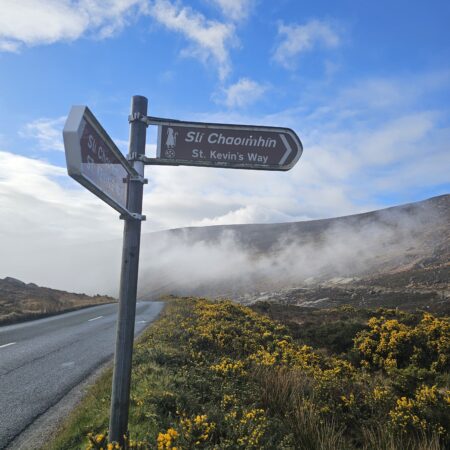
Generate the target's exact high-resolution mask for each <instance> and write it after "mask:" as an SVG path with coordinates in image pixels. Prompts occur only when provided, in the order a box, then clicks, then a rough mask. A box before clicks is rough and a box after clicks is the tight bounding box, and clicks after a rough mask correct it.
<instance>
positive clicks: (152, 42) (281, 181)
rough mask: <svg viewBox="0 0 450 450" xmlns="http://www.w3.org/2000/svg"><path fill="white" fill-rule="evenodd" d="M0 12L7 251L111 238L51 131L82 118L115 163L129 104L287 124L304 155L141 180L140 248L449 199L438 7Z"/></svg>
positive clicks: (162, 6)
mask: <svg viewBox="0 0 450 450" xmlns="http://www.w3.org/2000/svg"><path fill="white" fill-rule="evenodd" d="M0 10H1V11H2V13H1V15H0V86H1V95H0V159H1V162H0V215H1V221H0V223H1V225H0V239H2V241H3V242H2V246H3V248H6V249H8V248H10V249H11V252H13V243H14V242H17V241H18V240H20V242H23V243H24V245H25V244H27V245H29V246H31V247H32V248H35V247H33V246H35V245H36V243H40V245H43V246H44V245H49V244H48V243H49V242H54V241H53V239H54V236H55V235H59V234H61V233H64V241H65V242H72V243H84V242H90V241H95V240H96V239H100V240H101V239H113V238H116V237H118V236H120V233H121V222H120V221H119V220H117V214H116V213H115V212H114V211H113V210H111V209H110V208H109V207H108V206H107V205H104V204H102V203H101V201H100V200H99V199H97V198H95V197H94V196H93V195H92V194H90V193H89V192H87V191H85V190H84V189H83V188H82V187H81V186H78V185H77V184H76V183H75V182H74V181H72V180H71V179H69V178H68V177H67V175H66V172H65V168H64V165H65V159H64V153H63V148H62V137H61V130H62V127H63V123H64V120H65V116H66V115H67V113H68V111H69V109H70V107H71V105H73V104H86V105H88V106H89V107H90V108H91V110H92V111H93V112H94V114H95V115H96V116H97V117H98V119H99V120H100V122H101V123H102V124H103V125H104V127H105V129H106V130H107V131H108V132H109V134H110V135H111V136H112V137H113V139H115V140H116V141H117V142H118V144H119V146H120V148H121V149H122V150H124V151H126V146H127V144H126V142H127V138H128V123H127V115H128V112H129V103H130V97H131V95H133V94H140V95H145V96H146V97H148V98H149V104H150V108H149V113H150V114H151V115H156V116H158V115H159V116H162V117H172V118H176V119H186V120H204V121H211V122H214V121H217V122H231V123H249V124H267V125H274V126H287V127H291V128H293V129H294V130H295V131H296V132H297V134H298V135H299V136H300V138H301V139H302V141H303V144H304V153H303V156H302V158H301V159H300V161H299V163H298V164H297V166H296V167H295V168H294V169H292V170H291V171H290V172H288V173H271V172H249V171H237V170H235V171H231V170H228V171H227V170H217V169H204V168H188V167H180V168H175V167H151V168H150V167H147V169H146V176H147V177H148V178H149V185H148V186H146V190H145V199H144V210H145V213H146V214H147V216H148V218H149V220H148V221H147V222H146V223H145V224H144V232H148V231H153V230H160V229H166V228H174V227H183V226H196V225H215V224H227V223H251V222H283V221H295V220H305V219H316V218H324V217H332V216H337V215H344V214H351V213H356V212H361V211H367V210H370V209H376V208H381V207H385V206H391V205H395V204H399V203H406V202H411V201H418V200H421V199H424V198H428V197H431V196H433V195H439V194H444V193H448V192H449V186H450V175H449V173H450V170H449V167H450V151H449V150H450V149H449V146H450V111H449V109H450V107H449V105H450V63H449V61H450V45H449V44H450V27H449V26H448V24H449V23H450V3H449V2H448V1H444V0H442V1H440V0H431V1H428V2H422V1H400V0H396V1H377V2H373V1H365V0H359V1H357V0H354V1H339V2H336V1H322V0H316V1H314V2H300V1H294V0H279V1H276V2H272V1H267V0H197V1H187V0H178V1H175V0H139V1H137V0H105V1H100V0H78V1H74V0H59V1H55V0H21V1H17V0H0ZM149 130H150V132H149V134H148V144H149V145H148V154H149V155H152V154H153V153H154V143H155V130H154V129H149ZM92 229H96V230H101V231H99V233H98V235H95V236H93V233H92ZM58 233H59V234H58ZM8 245H9V247H8ZM52 245H53V244H52ZM5 254H8V252H7V251H6V253H5ZM7 270H8V268H7V267H6V266H4V267H3V268H2V267H0V272H1V273H4V272H7ZM1 273H0V275H1Z"/></svg>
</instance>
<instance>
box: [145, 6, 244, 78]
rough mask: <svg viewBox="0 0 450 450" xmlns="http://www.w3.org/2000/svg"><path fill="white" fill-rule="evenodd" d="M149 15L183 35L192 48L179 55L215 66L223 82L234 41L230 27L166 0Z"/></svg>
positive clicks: (152, 7) (232, 28) (229, 67)
mask: <svg viewBox="0 0 450 450" xmlns="http://www.w3.org/2000/svg"><path fill="white" fill-rule="evenodd" d="M148 12H149V14H150V15H151V16H152V17H153V18H154V19H155V20H157V21H158V22H159V23H161V24H162V25H164V26H165V27H166V28H168V29H169V30H172V31H176V32H178V33H181V34H182V35H184V36H185V37H186V38H187V39H188V40H189V41H190V42H191V43H192V46H191V47H189V48H187V49H185V50H184V51H183V52H182V54H183V55H189V56H194V57H196V58H199V59H200V60H201V61H203V62H204V63H205V64H208V65H212V66H213V67H214V66H216V67H217V70H218V72H219V76H220V78H221V79H222V80H223V79H224V78H225V77H226V76H227V75H228V73H229V72H230V70H231V63H230V55H229V47H231V46H234V45H236V43H237V38H236V35H235V28H234V26H233V25H232V24H226V23H221V22H218V21H214V20H208V19H207V18H206V17H205V16H203V15H202V14H200V13H198V12H196V11H194V10H193V9H192V8H190V7H183V6H181V5H178V4H173V3H172V2H170V1H169V0H155V2H154V3H153V4H152V6H151V7H150V8H149V10H148Z"/></svg>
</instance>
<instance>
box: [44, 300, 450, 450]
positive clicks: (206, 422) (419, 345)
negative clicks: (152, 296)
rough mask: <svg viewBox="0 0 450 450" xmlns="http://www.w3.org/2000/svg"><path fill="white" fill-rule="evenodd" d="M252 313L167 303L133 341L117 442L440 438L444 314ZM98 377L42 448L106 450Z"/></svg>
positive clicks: (265, 444) (446, 363)
mask: <svg viewBox="0 0 450 450" xmlns="http://www.w3.org/2000/svg"><path fill="white" fill-rule="evenodd" d="M255 309H256V310H257V311H258V312H256V311H254V310H252V309H250V308H246V307H243V306H240V305H237V304H234V303H231V302H227V301H223V302H217V303H215V302H210V301H207V300H197V299H172V300H171V301H169V302H168V305H167V308H166V310H165V312H164V314H163V315H162V317H161V319H160V320H159V321H158V322H157V323H156V324H155V325H154V326H152V327H150V328H149V329H148V330H147V331H146V332H145V334H144V335H143V336H142V337H141V339H140V341H139V343H138V344H137V345H136V348H135V354H134V364H133V380H132V395H131V411H130V439H131V440H129V441H128V442H127V447H128V448H134V449H136V448H141V449H158V450H159V449H161V450H163V449H173V450H174V449H178V450H179V449H191V448H199V449H200V448H203V449H255V450H256V449H329V450H331V449H333V450H334V449H337V450H338V449H346V450H347V449H356V448H363V449H386V450H387V449H390V450H396V449H398V450H400V449H401V450H403V449H411V450H412V449H440V448H442V449H443V448H446V446H447V445H449V443H450V441H449V430H450V414H449V408H450V406H449V404H450V391H449V390H448V382H449V371H450V359H449V356H450V322H449V319H448V318H446V317H436V316H433V315H430V314H428V313H421V312H417V313H404V312H399V311H395V310H378V311H369V310H363V309H360V310H355V309H353V308H351V307H343V308H338V309H333V310H322V311H312V310H311V309H309V310H308V311H306V310H303V309H292V308H288V309H285V307H284V306H283V307H280V306H278V305H270V304H259V305H256V306H255ZM261 313H262V314H261ZM268 315H270V316H271V317H273V318H276V320H274V319H272V318H270V317H268ZM293 318H294V319H295V320H292V319H293ZM286 319H288V320H287V322H288V323H287V325H286V326H285V325H283V324H282V323H281V322H286ZM300 323H302V324H303V325H304V326H303V328H302V327H300V326H299V324H300ZM327 330H329V332H327ZM110 382H111V380H110V373H108V374H106V375H105V376H104V377H103V378H102V380H101V381H100V382H99V383H98V384H97V385H96V386H95V387H94V388H93V389H92V390H91V391H90V393H89V394H88V396H87V398H86V399H85V401H84V402H83V403H82V404H81V405H80V407H79V408H78V409H77V410H76V411H75V412H74V413H73V414H72V416H71V417H70V418H69V421H68V422H67V423H66V425H65V426H64V427H63V429H62V430H61V431H60V433H58V438H57V440H56V441H55V442H54V443H53V446H52V447H51V448H53V449H58V450H63V449H76V448H85V447H86V446H87V448H96V449H100V448H111V449H113V448H118V447H116V446H112V445H110V446H109V447H107V444H106V436H105V432H106V430H107V427H108V408H109V401H110V398H109V392H110ZM89 432H90V433H92V435H91V437H90V440H88V438H87V437H86V436H87V434H88V433H89Z"/></svg>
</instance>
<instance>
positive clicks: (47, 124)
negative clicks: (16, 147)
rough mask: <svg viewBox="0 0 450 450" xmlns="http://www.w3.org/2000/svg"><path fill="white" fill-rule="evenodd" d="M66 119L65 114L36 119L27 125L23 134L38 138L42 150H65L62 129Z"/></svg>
mask: <svg viewBox="0 0 450 450" xmlns="http://www.w3.org/2000/svg"><path fill="white" fill-rule="evenodd" d="M65 121H66V117H65V116H63V117H58V118H57V119H48V118H41V119H36V120H33V121H32V122H30V123H28V124H26V125H25V127H24V128H23V130H22V131H21V135H22V136H24V137H29V138H32V139H36V141H37V143H38V147H39V149H40V150H45V151H47V150H59V151H64V145H63V139H62V130H63V126H64V122H65Z"/></svg>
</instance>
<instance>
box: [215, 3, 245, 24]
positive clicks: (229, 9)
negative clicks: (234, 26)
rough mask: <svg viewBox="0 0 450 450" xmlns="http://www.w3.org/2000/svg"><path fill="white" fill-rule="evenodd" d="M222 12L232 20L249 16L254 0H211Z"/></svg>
mask: <svg viewBox="0 0 450 450" xmlns="http://www.w3.org/2000/svg"><path fill="white" fill-rule="evenodd" d="M211 2H212V3H215V4H216V5H217V6H218V7H219V8H220V10H221V11H222V14H223V15H224V16H226V17H228V18H229V19H231V20H235V21H240V20H243V19H245V18H247V17H248V15H249V14H250V10H251V8H252V6H253V4H254V0H211Z"/></svg>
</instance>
